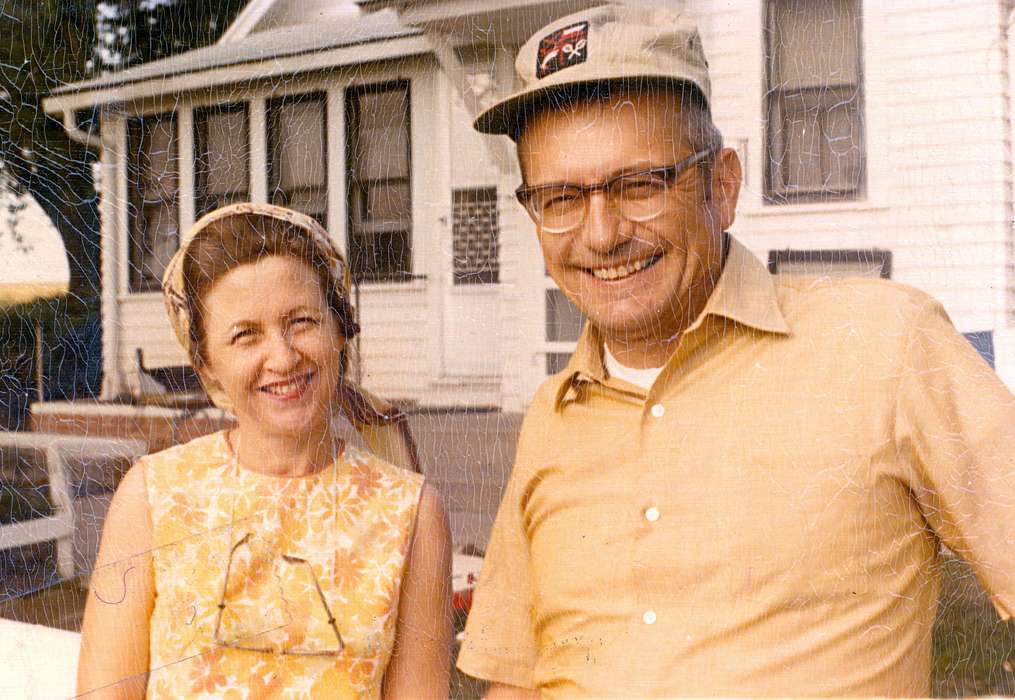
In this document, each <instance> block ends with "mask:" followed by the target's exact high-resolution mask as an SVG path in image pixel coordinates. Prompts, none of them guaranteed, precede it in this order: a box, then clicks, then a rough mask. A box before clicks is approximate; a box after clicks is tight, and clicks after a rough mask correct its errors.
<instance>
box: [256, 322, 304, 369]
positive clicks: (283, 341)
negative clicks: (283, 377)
mask: <svg viewBox="0 0 1015 700" xmlns="http://www.w3.org/2000/svg"><path fill="white" fill-rule="evenodd" d="M267 350H268V356H267V358H266V361H265V367H266V368H267V369H270V370H272V371H274V372H280V373H282V372H287V371H289V370H291V369H292V368H293V367H295V366H296V364H297V363H298V362H299V359H300V354H299V352H298V351H297V350H296V348H295V347H294V346H293V342H292V338H290V337H289V335H288V334H286V333H281V332H279V333H272V334H271V336H270V338H269V341H268V348H267Z"/></svg>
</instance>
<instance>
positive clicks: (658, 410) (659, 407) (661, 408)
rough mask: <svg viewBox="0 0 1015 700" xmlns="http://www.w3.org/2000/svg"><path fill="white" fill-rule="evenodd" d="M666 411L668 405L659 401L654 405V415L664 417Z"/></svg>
mask: <svg viewBox="0 0 1015 700" xmlns="http://www.w3.org/2000/svg"><path fill="white" fill-rule="evenodd" d="M664 413H666V407H665V406H663V405H662V404H661V403H657V404H656V405H655V406H653V407H652V415H653V416H655V417H656V418H662V417H663V414H664Z"/></svg>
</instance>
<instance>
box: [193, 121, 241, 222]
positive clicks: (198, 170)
mask: <svg viewBox="0 0 1015 700" xmlns="http://www.w3.org/2000/svg"><path fill="white" fill-rule="evenodd" d="M236 112H242V113H243V125H244V131H245V138H244V143H246V175H245V177H244V182H245V183H246V188H245V189H244V190H243V192H236V193H234V195H233V196H232V197H231V200H230V201H232V202H249V201H250V190H251V183H250V180H251V171H252V165H253V164H252V163H251V160H252V156H253V154H252V149H251V147H250V103H249V102H228V103H224V104H215V105H207V106H204V107H196V108H195V109H194V110H193V116H192V121H193V135H194V139H193V147H192V156H193V157H192V161H193V168H194V216H195V218H196V219H200V218H201V217H202V216H204V215H205V214H207V213H208V212H210V211H214V210H215V209H217V208H219V207H221V206H224V204H223V203H222V202H216V203H215V204H214V206H210V207H209V206H206V205H207V204H208V201H209V197H210V195H209V194H208V183H207V177H208V174H207V173H208V171H207V169H206V168H204V167H201V166H200V165H199V164H200V163H201V162H202V160H203V159H205V158H206V157H207V155H208V154H207V139H208V135H207V121H206V119H207V117H209V116H211V115H215V114H231V113H236Z"/></svg>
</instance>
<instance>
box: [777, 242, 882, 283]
mask: <svg viewBox="0 0 1015 700" xmlns="http://www.w3.org/2000/svg"><path fill="white" fill-rule="evenodd" d="M866 262H870V263H874V264H872V265H871V267H872V268H874V267H878V265H877V264H878V263H880V266H879V267H880V269H879V274H880V276H881V279H885V280H887V279H891V278H892V251H890V250H886V249H884V248H851V249H837V248H823V249H820V250H797V249H793V248H784V249H782V250H770V251H768V271H769V272H771V273H772V274H773V275H776V274H778V273H779V266H780V265H781V264H783V263H796V264H810V265H813V264H817V265H821V264H826V265H836V264H842V263H845V264H849V263H866Z"/></svg>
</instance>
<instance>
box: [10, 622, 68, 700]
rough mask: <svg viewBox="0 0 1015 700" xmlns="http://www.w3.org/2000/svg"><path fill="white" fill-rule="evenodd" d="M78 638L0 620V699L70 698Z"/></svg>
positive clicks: (43, 628) (51, 629)
mask: <svg viewBox="0 0 1015 700" xmlns="http://www.w3.org/2000/svg"><path fill="white" fill-rule="evenodd" d="M80 643H81V635H80V634H78V633H77V632H67V631H65V630H58V629H55V628H53V627H43V626H42V625H29V624H26V623H24V622H14V621H13V620H2V619H0V697H4V698H27V699H29V700H43V699H44V700H53V699H54V698H72V697H74V691H75V683H76V680H77V673H78V646H79V645H80Z"/></svg>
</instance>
